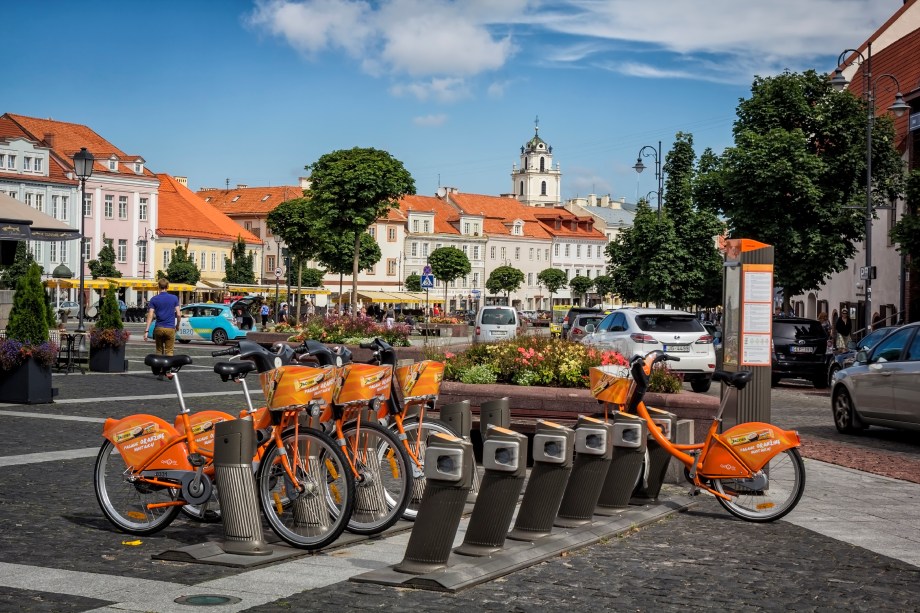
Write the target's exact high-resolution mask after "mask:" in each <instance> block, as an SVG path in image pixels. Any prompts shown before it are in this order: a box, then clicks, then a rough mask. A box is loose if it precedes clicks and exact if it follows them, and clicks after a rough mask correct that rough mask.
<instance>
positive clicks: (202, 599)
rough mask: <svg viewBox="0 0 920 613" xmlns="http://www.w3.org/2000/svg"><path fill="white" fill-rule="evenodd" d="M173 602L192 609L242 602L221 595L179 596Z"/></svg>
mask: <svg viewBox="0 0 920 613" xmlns="http://www.w3.org/2000/svg"><path fill="white" fill-rule="evenodd" d="M173 602H176V603H178V604H184V605H188V606H190V607H218V606H220V605H226V604H236V603H238V602H240V599H239V598H237V597H236V596H221V595H220V594H195V595H194V596H179V597H178V598H176V599H175V600H174V601H173Z"/></svg>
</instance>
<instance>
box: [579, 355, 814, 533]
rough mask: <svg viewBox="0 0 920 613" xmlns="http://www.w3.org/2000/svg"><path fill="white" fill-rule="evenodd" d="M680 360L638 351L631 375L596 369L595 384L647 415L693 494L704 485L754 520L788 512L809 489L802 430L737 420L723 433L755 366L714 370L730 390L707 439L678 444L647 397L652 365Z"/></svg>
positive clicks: (602, 393) (609, 397)
mask: <svg viewBox="0 0 920 613" xmlns="http://www.w3.org/2000/svg"><path fill="white" fill-rule="evenodd" d="M679 359H680V358H677V357H674V356H670V355H668V354H666V353H664V352H662V351H660V350H656V351H652V352H650V353H648V354H647V355H646V356H645V357H644V358H643V357H641V356H636V357H634V358H633V359H632V360H631V362H630V373H631V374H632V380H630V379H627V378H624V377H619V376H617V375H615V374H610V373H606V372H604V371H603V370H601V369H591V389H592V391H593V392H594V395H595V397H596V398H597V399H598V400H601V401H604V402H611V403H617V404H621V405H623V404H625V406H626V411H625V412H627V413H633V414H636V415H638V416H639V417H641V418H642V419H644V420H645V422H646V423H647V424H648V429H649V432H650V433H651V435H652V437H653V438H654V439H655V441H656V442H657V443H658V444H659V445H660V446H661V447H662V448H663V449H665V450H666V451H667V452H668V453H669V454H671V456H673V457H675V458H677V459H678V460H679V461H680V462H681V463H683V464H684V466H685V471H684V475H685V476H686V478H687V480H688V481H689V482H690V483H691V484H692V488H691V490H690V494H691V495H697V494H699V493H700V490H705V491H707V492H709V493H711V494H712V495H714V496H715V497H716V499H717V500H718V501H719V504H721V505H722V506H723V507H724V508H725V510H727V511H728V512H729V513H731V514H732V515H734V516H735V517H738V518H741V519H743V520H746V521H751V522H768V521H774V520H777V519H779V518H781V517H783V516H784V515H786V514H787V513H789V512H790V511H791V510H792V509H794V508H795V506H796V505H797V504H798V502H799V500H800V499H801V497H802V493H803V492H804V491H805V465H804V464H803V462H802V456H801V455H800V454H799V450H798V447H799V446H800V445H801V441H800V439H799V435H798V432H795V431H794V430H782V429H781V428H778V427H776V426H774V425H772V424H768V423H762V422H747V423H743V424H738V425H737V426H734V427H732V428H730V429H728V430H726V431H725V432H722V433H719V432H718V429H719V427H720V425H721V424H722V414H723V412H724V411H725V407H726V405H727V403H728V400H729V397H730V394H732V393H734V394H737V392H738V391H739V390H741V389H744V386H745V385H747V383H748V382H749V381H750V380H751V376H752V373H751V372H750V371H740V372H735V373H729V372H725V371H716V372H715V373H713V377H712V380H713V381H721V382H723V383H725V384H726V385H727V386H728V387H729V388H730V390H729V393H727V394H725V395H724V397H723V399H722V403H721V405H720V407H719V413H718V415H717V416H716V418H715V419H714V420H713V422H712V426H710V428H709V432H708V433H707V435H706V440H704V441H703V442H702V443H699V444H691V445H679V444H676V443H672V442H671V441H669V440H668V439H667V438H665V437H664V435H662V433H661V431H660V430H659V428H658V426H657V424H656V423H655V422H654V420H653V418H652V416H651V415H650V414H649V411H648V409H647V408H646V406H645V403H644V402H643V397H644V396H645V392H646V390H647V389H648V382H649V376H650V375H651V372H652V367H653V366H654V365H655V364H657V363H659V362H664V361H678V360H679Z"/></svg>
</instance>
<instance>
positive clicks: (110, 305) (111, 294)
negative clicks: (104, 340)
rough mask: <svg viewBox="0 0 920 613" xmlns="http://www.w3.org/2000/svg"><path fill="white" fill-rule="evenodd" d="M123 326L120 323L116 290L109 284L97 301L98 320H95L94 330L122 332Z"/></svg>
mask: <svg viewBox="0 0 920 613" xmlns="http://www.w3.org/2000/svg"><path fill="white" fill-rule="evenodd" d="M124 327H125V326H124V324H123V323H122V321H121V311H120V310H119V308H118V290H117V287H116V286H115V284H114V283H111V284H109V289H108V290H106V292H105V294H104V295H103V296H102V300H101V301H99V319H98V320H96V328H98V329H100V330H122V329H124Z"/></svg>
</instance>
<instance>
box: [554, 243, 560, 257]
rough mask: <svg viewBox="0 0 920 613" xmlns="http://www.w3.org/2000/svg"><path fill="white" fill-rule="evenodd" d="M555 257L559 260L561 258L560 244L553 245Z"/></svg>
mask: <svg viewBox="0 0 920 613" xmlns="http://www.w3.org/2000/svg"><path fill="white" fill-rule="evenodd" d="M553 255H554V256H556V257H557V258H558V257H559V243H556V244H555V245H553Z"/></svg>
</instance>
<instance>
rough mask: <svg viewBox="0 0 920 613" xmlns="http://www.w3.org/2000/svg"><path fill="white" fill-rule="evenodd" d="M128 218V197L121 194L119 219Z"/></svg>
mask: <svg viewBox="0 0 920 613" xmlns="http://www.w3.org/2000/svg"><path fill="white" fill-rule="evenodd" d="M127 218H128V197H127V196H119V197H118V219H127Z"/></svg>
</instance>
